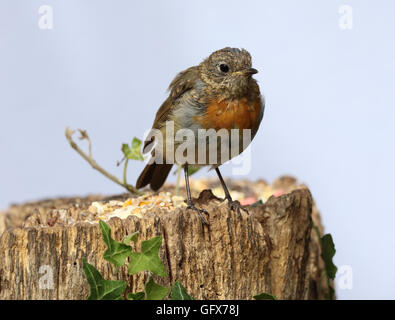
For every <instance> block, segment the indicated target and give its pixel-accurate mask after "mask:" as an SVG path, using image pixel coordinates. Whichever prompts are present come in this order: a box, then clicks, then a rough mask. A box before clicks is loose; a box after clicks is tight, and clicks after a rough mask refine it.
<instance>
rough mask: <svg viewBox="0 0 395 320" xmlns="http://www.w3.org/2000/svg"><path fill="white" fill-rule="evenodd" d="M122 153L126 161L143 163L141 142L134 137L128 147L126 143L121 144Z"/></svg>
mask: <svg viewBox="0 0 395 320" xmlns="http://www.w3.org/2000/svg"><path fill="white" fill-rule="evenodd" d="M122 152H123V154H124V155H125V157H126V158H127V159H131V160H141V161H144V157H143V155H142V153H141V140H140V139H137V138H136V137H134V138H133V140H132V144H131V146H130V147H129V145H128V144H127V143H124V144H122Z"/></svg>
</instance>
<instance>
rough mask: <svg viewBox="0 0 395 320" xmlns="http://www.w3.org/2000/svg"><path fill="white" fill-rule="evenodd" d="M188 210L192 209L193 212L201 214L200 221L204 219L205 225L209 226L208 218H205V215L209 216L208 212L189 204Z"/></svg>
mask: <svg viewBox="0 0 395 320" xmlns="http://www.w3.org/2000/svg"><path fill="white" fill-rule="evenodd" d="M187 209H191V210H194V211H196V212H197V213H198V214H199V216H200V219H202V222H203V224H205V225H207V226H208V225H209V223H208V222H207V220H206V218H205V217H204V216H203V213H205V214H207V215H208V212H207V210H204V209H199V208H196V207H195V206H194V205H193V204H189V205H188V206H187Z"/></svg>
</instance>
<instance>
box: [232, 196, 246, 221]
mask: <svg viewBox="0 0 395 320" xmlns="http://www.w3.org/2000/svg"><path fill="white" fill-rule="evenodd" d="M228 205H229V209H230V210H235V211H237V216H238V217H239V218H241V210H243V211H244V212H245V213H247V214H248V210H247V209H246V208H244V207H243V206H242V205H241V204H240V202H239V201H237V200H228Z"/></svg>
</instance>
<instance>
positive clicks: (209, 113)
mask: <svg viewBox="0 0 395 320" xmlns="http://www.w3.org/2000/svg"><path fill="white" fill-rule="evenodd" d="M260 113H261V101H260V98H259V97H258V98H257V99H255V101H248V99H247V98H242V99H239V100H234V101H230V102H229V101H218V100H214V101H212V102H211V103H209V104H208V106H207V110H206V112H205V114H204V115H202V116H199V117H196V118H195V121H196V122H199V123H200V124H201V125H202V127H203V128H205V129H211V128H212V129H215V130H219V129H254V128H255V127H256V125H257V124H258V123H257V122H258V119H259V117H260Z"/></svg>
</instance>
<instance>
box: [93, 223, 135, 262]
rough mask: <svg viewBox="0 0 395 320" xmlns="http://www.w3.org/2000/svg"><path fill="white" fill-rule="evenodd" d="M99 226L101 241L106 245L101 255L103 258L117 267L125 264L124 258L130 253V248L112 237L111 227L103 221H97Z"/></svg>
mask: <svg viewBox="0 0 395 320" xmlns="http://www.w3.org/2000/svg"><path fill="white" fill-rule="evenodd" d="M99 226H100V230H101V232H102V235H103V241H104V243H105V244H106V246H107V250H106V251H105V252H104V256H103V257H104V259H106V260H107V261H108V262H111V263H112V264H114V265H115V266H117V267H122V266H123V265H124V264H125V260H126V258H127V257H128V256H129V255H130V254H131V253H132V248H131V247H130V246H128V245H126V244H124V243H121V242H118V241H115V240H114V239H112V238H111V229H110V227H109V226H108V225H107V224H106V223H105V222H103V221H99Z"/></svg>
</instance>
